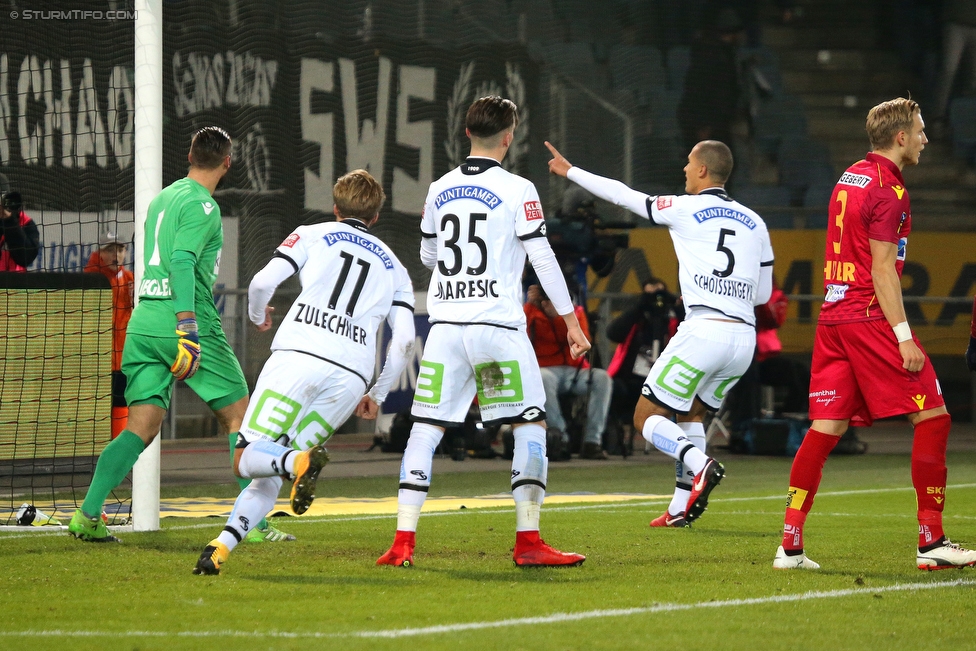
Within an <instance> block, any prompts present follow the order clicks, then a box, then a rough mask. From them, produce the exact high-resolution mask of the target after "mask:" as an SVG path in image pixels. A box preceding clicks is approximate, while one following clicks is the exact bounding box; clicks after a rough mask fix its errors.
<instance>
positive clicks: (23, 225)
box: [0, 192, 41, 271]
mask: <svg viewBox="0 0 976 651" xmlns="http://www.w3.org/2000/svg"><path fill="white" fill-rule="evenodd" d="M0 206H2V207H3V212H2V217H0V271H27V267H29V266H30V265H31V263H33V262H34V259H35V258H37V252H38V251H39V250H40V242H41V236H40V233H39V232H38V230H37V224H35V223H34V220H33V219H31V218H30V217H28V216H27V213H25V212H24V210H23V199H22V198H21V196H20V193H19V192H5V193H4V194H3V195H2V197H0Z"/></svg>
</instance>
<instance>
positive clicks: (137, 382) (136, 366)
mask: <svg viewBox="0 0 976 651" xmlns="http://www.w3.org/2000/svg"><path fill="white" fill-rule="evenodd" d="M177 340H178V337H177V336H176V333H175V332H174V333H173V336H172V337H151V336H149V335H140V334H135V333H130V334H129V335H128V336H127V337H126V339H125V347H124V348H123V349H122V372H123V373H124V374H125V377H126V380H127V381H128V384H127V386H126V388H125V400H126V402H128V403H129V406H130V407H131V406H133V405H157V406H159V407H162V408H163V409H169V400H170V396H171V395H172V388H173V382H174V381H175V380H176V378H174V377H173V374H172V373H171V372H170V370H169V367H170V366H172V364H173V361H174V360H175V359H176V345H177V343H176V342H177ZM186 384H187V386H189V387H190V388H191V389H193V391H194V393H196V394H197V395H198V396H200V399H201V400H203V401H204V402H205V403H207V405H208V406H209V407H210V408H211V409H212V410H213V411H217V410H218V409H223V408H224V407H226V406H227V405H232V404H234V403H235V402H237V401H238V400H240V399H241V398H245V397H247V382H246V381H245V380H244V372H243V371H241V365H240V363H239V362H238V361H237V356H236V355H234V351H233V350H232V349H231V347H230V345H229V344H228V343H227V338H226V337H224V333H223V332H218V333H217V334H208V335H200V368H198V369H197V372H196V373H194V374H193V377H191V378H190V379H188V380H187V381H186Z"/></svg>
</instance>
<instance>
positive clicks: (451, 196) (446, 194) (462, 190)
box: [434, 185, 502, 210]
mask: <svg viewBox="0 0 976 651" xmlns="http://www.w3.org/2000/svg"><path fill="white" fill-rule="evenodd" d="M455 199H474V200H475V201H480V202H481V203H483V204H485V205H486V206H488V208H489V210H494V209H495V208H497V207H498V206H500V205H501V203H502V200H501V198H499V196H498V195H497V194H495V193H494V192H492V191H491V190H488V189H485V188H481V187H478V186H477V185H458V186H455V187H453V188H448V189H446V190H444V191H443V192H441V193H440V194H438V195H437V196H436V197H434V206H435V207H437V208H440V207H441V206H443V205H444V204H445V203H448V202H449V201H454V200H455Z"/></svg>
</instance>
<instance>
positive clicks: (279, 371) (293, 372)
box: [241, 350, 366, 450]
mask: <svg viewBox="0 0 976 651" xmlns="http://www.w3.org/2000/svg"><path fill="white" fill-rule="evenodd" d="M365 393H366V386H365V384H364V383H363V379H362V378H361V377H359V375H357V374H356V373H353V372H352V371H347V370H346V369H344V368H342V367H340V366H336V365H335V364H332V363H330V362H327V361H325V360H324V359H319V358H318V357H314V356H312V355H306V354H305V353H299V352H296V351H292V350H276V351H275V352H273V353H271V357H269V358H268V361H267V362H266V363H265V365H264V368H263V369H261V375H260V376H259V377H258V381H257V384H256V385H255V387H254V392H253V393H252V394H251V399H250V401H249V402H248V405H247V412H246V413H245V414H244V423H243V424H242V425H241V436H243V437H244V440H246V441H248V442H253V441H257V440H260V439H267V438H270V439H272V440H274V441H277V442H278V444H280V445H285V446H291V447H293V448H295V449H296V450H307V449H308V448H310V447H312V446H313V445H320V444H325V443H326V441H328V440H329V439H330V438H332V434H333V433H335V431H336V430H337V429H338V428H339V427H340V426H342V424H343V423H345V422H346V420H347V419H348V418H349V417H350V416H351V415H352V413H353V412H354V411H355V410H356V405H358V404H359V401H360V400H361V399H362V397H363V395H365Z"/></svg>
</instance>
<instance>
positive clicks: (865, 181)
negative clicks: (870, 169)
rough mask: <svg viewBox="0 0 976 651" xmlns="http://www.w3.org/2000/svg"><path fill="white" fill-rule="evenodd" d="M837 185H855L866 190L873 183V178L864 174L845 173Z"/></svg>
mask: <svg viewBox="0 0 976 651" xmlns="http://www.w3.org/2000/svg"><path fill="white" fill-rule="evenodd" d="M837 183H838V184H840V185H855V186H857V187H859V188H866V187H868V185H869V184H870V183H871V177H870V176H865V175H864V174H851V173H850V172H844V174H843V175H842V176H841V177H840V180H839V181H837Z"/></svg>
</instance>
